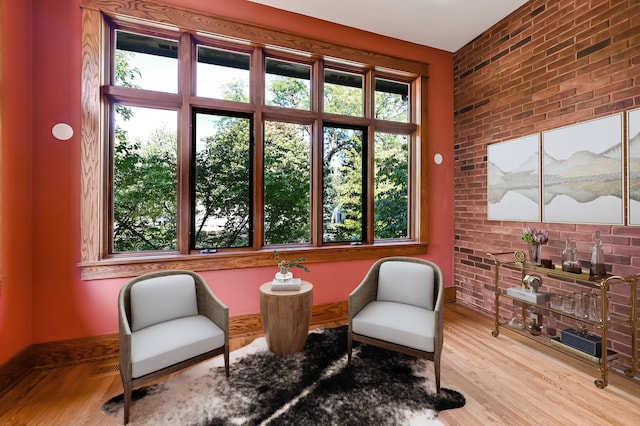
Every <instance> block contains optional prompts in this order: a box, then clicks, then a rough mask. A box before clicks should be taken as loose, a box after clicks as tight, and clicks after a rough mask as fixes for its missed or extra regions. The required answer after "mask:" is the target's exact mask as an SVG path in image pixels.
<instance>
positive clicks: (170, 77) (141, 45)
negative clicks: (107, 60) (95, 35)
mask: <svg viewBox="0 0 640 426" xmlns="http://www.w3.org/2000/svg"><path fill="white" fill-rule="evenodd" d="M115 67H116V69H115V75H114V81H115V85H116V86H123V87H134V88H137V89H146V90H156V91H160V92H169V93H178V42H176V41H174V40H168V39H163V38H156V37H149V36H146V35H140V34H133V33H128V32H124V31H116V60H115Z"/></svg>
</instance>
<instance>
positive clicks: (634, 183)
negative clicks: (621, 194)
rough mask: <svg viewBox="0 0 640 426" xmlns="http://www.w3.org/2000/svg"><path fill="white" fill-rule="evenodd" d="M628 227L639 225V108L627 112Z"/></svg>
mask: <svg viewBox="0 0 640 426" xmlns="http://www.w3.org/2000/svg"><path fill="white" fill-rule="evenodd" d="M627 185H628V186H627V188H628V194H629V201H628V206H629V219H628V224H629V225H640V108H638V109H634V110H631V111H628V112H627Z"/></svg>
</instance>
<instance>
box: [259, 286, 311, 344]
mask: <svg viewBox="0 0 640 426" xmlns="http://www.w3.org/2000/svg"><path fill="white" fill-rule="evenodd" d="M312 306H313V285H312V284H311V283H310V282H307V281H301V283H300V290H291V291H289V290H286V291H281V290H277V291H273V290H271V282H267V283H264V284H262V285H261V286H260V316H261V317H262V328H263V330H264V336H265V339H266V341H267V347H268V348H269V350H270V351H271V352H273V353H274V354H278V355H290V354H293V353H296V352H298V351H300V350H302V348H303V347H304V344H305V343H306V342H307V335H308V334H309V325H310V324H311V307H312Z"/></svg>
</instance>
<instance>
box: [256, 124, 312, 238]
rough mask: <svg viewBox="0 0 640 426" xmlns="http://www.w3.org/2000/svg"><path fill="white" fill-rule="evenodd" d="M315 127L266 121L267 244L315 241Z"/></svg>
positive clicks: (265, 228) (265, 213) (265, 217)
mask: <svg viewBox="0 0 640 426" xmlns="http://www.w3.org/2000/svg"><path fill="white" fill-rule="evenodd" d="M310 136H311V127H310V126H305V125H300V124H291V123H280V122H269V121H268V122H266V123H265V153H264V156H265V158H264V181H265V182H264V186H265V188H264V234H265V242H266V244H295V243H307V242H309V241H311V238H310V235H311V234H310V233H311V226H310V221H311V204H310V203H311V198H310V190H311V144H310Z"/></svg>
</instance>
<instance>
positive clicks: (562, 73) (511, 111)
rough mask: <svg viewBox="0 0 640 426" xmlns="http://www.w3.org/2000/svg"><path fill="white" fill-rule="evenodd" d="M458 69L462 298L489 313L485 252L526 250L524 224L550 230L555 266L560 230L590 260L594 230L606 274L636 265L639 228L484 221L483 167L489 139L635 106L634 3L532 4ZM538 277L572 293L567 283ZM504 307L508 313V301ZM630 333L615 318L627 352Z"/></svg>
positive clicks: (492, 32) (618, 306)
mask: <svg viewBox="0 0 640 426" xmlns="http://www.w3.org/2000/svg"><path fill="white" fill-rule="evenodd" d="M454 73H455V79H454V87H455V98H454V101H455V184H454V187H455V190H454V192H455V238H456V242H455V260H454V262H455V263H454V268H455V284H456V286H457V300H458V302H460V303H463V304H466V305H470V306H472V307H475V308H478V309H481V310H483V311H486V312H491V313H493V312H495V306H494V295H493V292H494V287H493V285H494V283H493V280H494V272H493V266H492V262H491V260H490V259H489V258H488V256H487V252H502V251H510V250H516V249H525V245H524V243H523V242H522V241H521V239H520V235H521V229H522V226H524V225H529V224H532V225H535V226H539V227H542V228H545V229H547V230H548V231H549V233H550V241H549V243H548V244H547V245H545V246H544V247H543V256H542V257H543V258H551V259H552V260H553V261H554V263H558V262H559V261H560V256H561V251H562V249H563V248H564V240H565V238H566V237H570V238H571V239H573V240H575V241H577V243H578V254H579V258H580V259H583V260H589V258H590V250H591V247H592V239H593V234H594V231H595V230H596V229H599V230H600V231H601V233H602V240H603V245H604V248H605V256H606V262H607V263H608V264H609V265H610V272H613V273H615V274H635V273H638V272H640V227H625V226H593V225H583V224H554V223H542V224H535V223H524V222H509V221H489V220H487V173H486V172H487V145H488V144H491V143H495V142H501V141H505V140H510V139H514V138H518V137H522V136H527V135H530V134H534V133H539V132H542V131H545V130H549V129H554V128H558V127H561V126H565V125H568V124H573V123H577V122H581V121H586V120H590V119H593V118H597V117H604V116H608V115H611V114H614V113H619V112H626V111H628V110H631V109H635V108H638V107H640V2H639V1H637V0H610V1H604V0H590V1H589V0H557V1H543V0H532V1H529V2H528V3H527V4H525V5H524V6H523V7H521V8H520V9H518V10H517V11H515V12H514V13H513V14H511V15H510V16H508V17H507V18H506V19H504V20H503V21H501V22H499V23H498V24H496V25H495V26H493V27H492V28H490V29H489V30H487V31H486V32H484V33H483V34H482V35H480V36H479V37H478V38H476V39H475V40H473V41H472V42H471V43H469V44H468V45H466V46H464V47H463V48H462V49H460V50H459V51H458V52H456V54H455V68H454ZM625 123H626V119H625ZM625 131H626V129H625ZM544 284H545V285H546V286H550V287H553V291H559V292H572V291H573V289H572V288H571V286H569V285H568V284H567V283H566V282H560V281H554V280H548V279H546V278H545V279H544ZM508 286H511V285H508ZM629 300H630V299H629V291H628V288H626V289H624V288H623V289H616V290H615V291H614V292H613V294H612V302H611V303H612V309H613V311H614V312H621V313H626V314H628V313H629V302H628V301H629ZM638 304H640V301H638ZM500 309H501V315H504V316H505V317H507V318H508V317H509V316H510V315H511V311H512V307H511V303H510V302H508V301H505V302H504V303H503V304H502V305H501V307H500ZM567 324H569V323H567ZM558 326H559V328H561V327H563V326H565V325H564V324H559V325H558ZM629 330H630V327H628V326H625V325H616V326H614V327H613V330H612V333H611V336H612V339H613V348H614V349H615V350H617V351H618V352H620V354H621V355H626V358H627V359H628V356H629V354H630V353H631V346H630V341H629V340H630V339H629V338H628V337H627V336H628V335H629ZM639 346H640V345H639ZM621 358H622V360H623V361H624V360H625V357H621Z"/></svg>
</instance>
